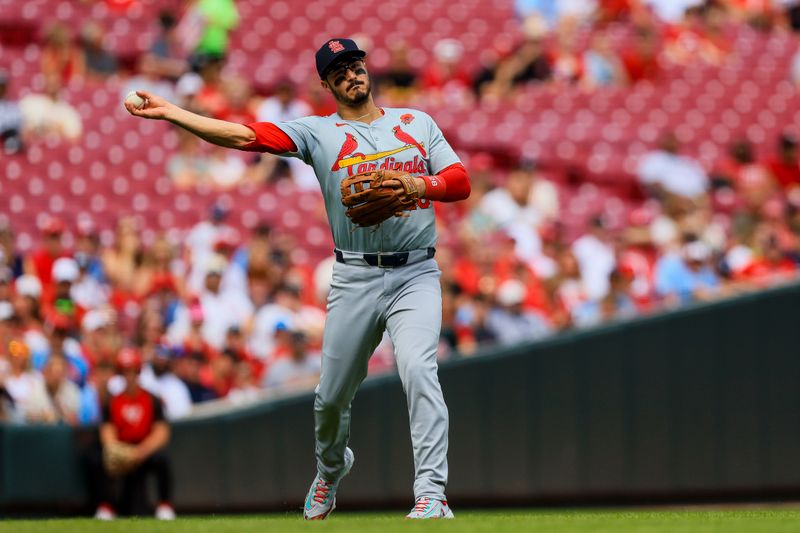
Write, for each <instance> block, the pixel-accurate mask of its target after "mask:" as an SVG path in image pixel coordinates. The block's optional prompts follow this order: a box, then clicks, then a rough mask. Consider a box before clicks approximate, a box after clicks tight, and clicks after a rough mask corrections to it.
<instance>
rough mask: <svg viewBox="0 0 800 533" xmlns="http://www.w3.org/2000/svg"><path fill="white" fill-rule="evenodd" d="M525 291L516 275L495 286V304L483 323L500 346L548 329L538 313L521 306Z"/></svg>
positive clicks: (538, 337) (533, 335) (549, 326)
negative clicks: (515, 277) (514, 277)
mask: <svg viewBox="0 0 800 533" xmlns="http://www.w3.org/2000/svg"><path fill="white" fill-rule="evenodd" d="M525 293H526V288H525V284H524V283H522V282H521V281H519V280H517V279H508V280H506V281H504V282H503V283H501V284H500V285H499V287H498V288H497V294H496V300H497V305H496V306H494V307H493V308H492V309H491V310H490V311H489V315H488V317H487V318H486V327H487V328H488V329H489V331H490V332H491V333H492V334H493V335H494V336H495V338H496V339H497V342H498V343H499V344H500V345H502V346H508V345H511V344H517V343H520V342H524V341H530V340H535V339H540V338H542V337H545V336H547V335H549V334H550V332H551V330H552V327H551V325H550V324H549V323H548V322H547V320H546V319H545V318H544V317H543V316H542V315H541V314H540V313H537V312H535V311H530V310H526V309H525V308H524V307H523V305H522V304H523V302H524V300H525Z"/></svg>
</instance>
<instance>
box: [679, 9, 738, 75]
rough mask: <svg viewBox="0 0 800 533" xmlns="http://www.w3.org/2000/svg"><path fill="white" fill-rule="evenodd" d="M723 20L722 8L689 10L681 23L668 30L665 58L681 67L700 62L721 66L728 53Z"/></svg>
mask: <svg viewBox="0 0 800 533" xmlns="http://www.w3.org/2000/svg"><path fill="white" fill-rule="evenodd" d="M723 21H724V10H723V8H722V7H719V6H715V5H714V4H713V3H710V4H708V5H707V6H694V7H690V8H688V9H686V11H685V13H684V15H683V18H682V19H681V21H680V23H679V24H676V25H674V26H671V27H668V28H667V31H666V34H665V36H666V39H665V49H664V52H665V55H666V57H667V58H669V59H670V60H671V61H672V62H673V63H676V64H679V65H686V64H691V63H696V62H698V61H703V62H705V63H708V64H710V65H719V64H721V63H722V61H723V60H724V59H725V57H726V55H727V54H728V52H729V49H728V42H727V40H726V38H725V35H724V33H723V31H722V28H721V25H722V24H723Z"/></svg>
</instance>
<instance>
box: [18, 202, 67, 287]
mask: <svg viewBox="0 0 800 533" xmlns="http://www.w3.org/2000/svg"><path fill="white" fill-rule="evenodd" d="M65 229H66V227H65V226H64V222H63V221H62V220H61V219H60V218H56V217H47V219H45V221H44V223H43V224H42V226H41V227H40V230H41V235H42V243H41V245H40V247H39V248H37V249H36V250H34V251H33V253H32V254H30V255H29V256H28V258H27V261H26V262H25V273H26V274H32V275H34V276H36V277H37V278H39V281H40V282H41V285H42V287H44V288H45V289H46V290H50V286H51V285H52V282H53V264H54V263H55V262H56V260H57V259H58V258H60V257H68V256H69V253H68V252H67V250H66V249H65V248H64V245H63V235H64V230H65Z"/></svg>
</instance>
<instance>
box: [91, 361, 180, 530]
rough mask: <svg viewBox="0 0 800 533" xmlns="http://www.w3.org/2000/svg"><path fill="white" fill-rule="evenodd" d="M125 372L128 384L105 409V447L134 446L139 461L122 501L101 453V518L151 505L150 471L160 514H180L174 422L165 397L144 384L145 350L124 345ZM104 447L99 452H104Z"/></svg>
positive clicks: (96, 477)
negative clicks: (175, 500) (175, 497)
mask: <svg viewBox="0 0 800 533" xmlns="http://www.w3.org/2000/svg"><path fill="white" fill-rule="evenodd" d="M116 366H117V369H118V371H119V372H120V373H121V374H122V375H123V376H124V379H125V389H124V390H123V391H122V392H121V393H119V394H116V395H114V396H112V397H111V399H110V401H109V403H108V405H107V406H106V408H105V409H104V410H103V423H102V425H101V426H100V443H101V446H103V447H105V446H110V445H113V444H114V443H116V442H122V443H125V444H128V445H132V446H134V462H135V464H136V466H135V467H134V468H133V470H132V471H130V472H129V473H128V474H125V475H124V477H123V479H122V485H123V488H122V495H121V496H120V498H119V501H118V502H115V501H114V498H113V497H112V495H111V492H110V486H109V478H108V474H107V473H106V471H105V469H104V468H103V466H102V460H101V457H100V455H99V454H98V455H96V456H95V457H94V460H93V461H91V462H90V468H91V470H90V474H91V476H90V477H91V481H92V485H93V493H94V494H95V498H96V504H97V513H96V515H95V516H96V517H97V518H105V519H109V518H114V516H115V509H119V510H120V511H122V512H124V513H128V514H140V513H143V512H144V509H145V507H146V506H147V503H146V501H147V499H146V494H147V483H146V481H147V476H148V475H149V474H154V475H155V478H156V482H157V488H158V501H159V505H158V507H157V509H156V517H157V518H169V519H172V518H174V517H175V512H174V511H173V510H172V506H171V503H170V502H171V500H172V473H171V466H170V460H169V457H168V455H167V454H166V446H167V443H168V442H169V440H170V426H169V424H168V422H167V420H166V418H165V416H164V408H163V405H162V402H161V400H159V399H158V398H157V397H155V396H154V395H153V394H151V393H149V392H147V391H146V390H145V389H143V388H142V387H141V386H140V385H139V373H140V371H141V369H142V357H141V354H140V353H139V352H138V350H136V349H135V348H123V349H122V350H120V352H119V354H118V355H117V359H116ZM98 452H99V451H98Z"/></svg>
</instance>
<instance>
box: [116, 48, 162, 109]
mask: <svg viewBox="0 0 800 533" xmlns="http://www.w3.org/2000/svg"><path fill="white" fill-rule="evenodd" d="M131 91H147V92H150V93H153V94H157V95H158V96H160V97H162V98H166V99H167V100H170V101H171V100H173V99H174V98H175V95H174V86H173V84H172V83H171V82H169V81H167V80H165V79H164V78H163V77H162V75H161V70H160V67H159V64H158V60H157V58H156V56H154V55H151V54H142V55H141V56H139V61H138V63H137V66H136V74H135V75H134V76H131V77H130V78H128V81H126V82H125V85H124V86H123V88H122V90H121V91H120V99H122V98H125V96H127V94H128V93H129V92H131Z"/></svg>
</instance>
